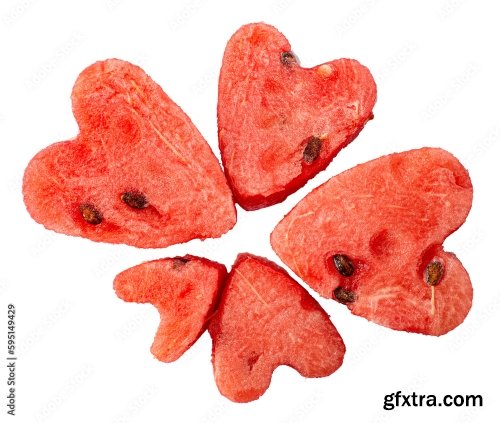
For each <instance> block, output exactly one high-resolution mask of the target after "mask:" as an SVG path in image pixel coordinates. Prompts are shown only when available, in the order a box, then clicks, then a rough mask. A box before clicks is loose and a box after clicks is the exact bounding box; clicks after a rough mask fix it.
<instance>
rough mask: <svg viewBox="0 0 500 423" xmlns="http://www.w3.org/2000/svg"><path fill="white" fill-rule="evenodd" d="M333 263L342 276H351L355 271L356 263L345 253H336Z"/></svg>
mask: <svg viewBox="0 0 500 423" xmlns="http://www.w3.org/2000/svg"><path fill="white" fill-rule="evenodd" d="M333 263H334V264H335V267H336V268H337V270H338V271H339V273H340V274H341V275H342V276H351V275H352V274H353V273H354V265H353V264H352V261H351V260H350V259H349V257H347V256H344V255H343V254H335V255H334V256H333Z"/></svg>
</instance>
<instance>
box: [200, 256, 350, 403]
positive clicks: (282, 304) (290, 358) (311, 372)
mask: <svg viewBox="0 0 500 423" xmlns="http://www.w3.org/2000/svg"><path fill="white" fill-rule="evenodd" d="M208 330H209V332H210V335H211V336H212V339H213V353H212V355H213V357H212V361H213V366H214V374H215V380H216V383H217V386H218V388H219V390H220V392H221V393H222V395H224V396H226V397H227V398H229V399H230V400H232V401H235V402H249V401H253V400H256V399H257V398H259V397H260V396H261V395H262V394H263V393H264V392H265V391H266V389H267V388H268V387H269V384H270V382H271V376H272V373H273V371H274V369H275V368H276V367H277V366H279V365H281V364H284V365H287V366H290V367H293V368H294V369H296V370H297V371H298V372H299V373H300V374H301V375H303V376H305V377H322V376H327V375H330V374H331V373H333V372H334V371H335V370H337V369H338V368H339V367H340V365H341V364H342V360H343V357H344V353H345V346H344V343H343V341H342V338H341V337H340V335H339V334H338V332H337V330H336V329H335V327H334V326H333V325H332V323H331V322H330V319H329V318H328V315H327V314H326V313H325V311H324V310H323V309H322V308H321V306H320V305H319V304H318V303H317V302H316V301H315V300H314V299H313V298H312V297H311V296H310V295H309V293H308V292H307V291H306V290H305V289H304V288H302V287H301V286H300V285H299V284H298V283H296V282H295V281H294V280H293V279H292V278H290V276H289V275H288V274H287V273H286V272H285V270H283V269H282V268H281V267H279V266H277V265H276V264H274V263H272V262H270V261H268V260H266V259H263V258H260V257H255V256H252V255H250V254H240V255H239V256H238V258H237V260H236V262H235V264H234V265H233V268H232V270H231V273H230V275H229V278H228V281H227V283H226V288H225V291H224V294H223V296H222V299H221V303H220V305H219V309H218V311H217V313H216V314H215V316H214V318H213V319H212V320H211V321H210V324H209V327H208Z"/></svg>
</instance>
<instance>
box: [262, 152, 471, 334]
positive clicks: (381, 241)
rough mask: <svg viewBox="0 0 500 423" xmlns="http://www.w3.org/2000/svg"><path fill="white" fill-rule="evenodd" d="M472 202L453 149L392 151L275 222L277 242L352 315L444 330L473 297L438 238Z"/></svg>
mask: <svg viewBox="0 0 500 423" xmlns="http://www.w3.org/2000/svg"><path fill="white" fill-rule="evenodd" d="M471 203H472V185H471V181H470V179H469V175H468V173H467V171H466V170H465V169H464V167H463V166H462V165H461V164H460V162H459V161H458V160H457V159H456V158H455V157H453V156H452V155H451V154H450V153H448V152H446V151H444V150H441V149H437V148H423V149H420V150H413V151H407V152H404V153H399V154H392V155H389V156H385V157H382V158H379V159H376V160H373V161H371V162H368V163H365V164H361V165H359V166H356V167H354V168H352V169H350V170H347V171H345V172H343V173H341V174H340V175H337V176H335V177H333V178H331V179H330V180H329V181H327V182H326V183H324V184H323V185H321V186H320V187H318V188H317V189H315V190H314V191H312V192H311V193H310V194H309V195H307V196H306V197H305V198H304V199H303V200H302V201H300V202H299V203H298V204H297V206H295V208H294V209H293V210H292V211H291V212H290V213H289V214H288V215H286V216H285V218H284V219H283V220H282V221H281V222H280V223H279V224H278V225H277V226H276V228H275V229H274V231H273V233H272V235H271V244H272V247H273V249H274V250H275V251H276V253H277V254H278V255H279V257H280V258H281V259H282V260H283V261H284V262H285V263H286V264H287V265H288V266H289V267H290V268H291V269H292V270H293V271H294V272H295V273H296V274H297V275H298V276H299V277H300V278H302V279H303V280H304V281H305V282H307V283H308V284H309V285H310V286H311V287H312V288H313V289H315V290H316V291H317V292H318V293H319V294H321V295H322V296H324V297H327V298H333V299H336V300H337V301H339V302H341V303H343V304H346V305H347V307H348V308H349V309H350V311H351V312H352V313H353V314H356V315H359V316H363V317H365V318H366V319H368V320H371V321H374V322H376V323H378V324H381V325H384V326H387V327H390V328H393V329H397V330H404V331H408V332H419V333H424V334H429V335H442V334H444V333H447V332H448V331H450V330H452V329H453V328H455V327H456V326H458V325H459V324H460V323H461V322H462V321H463V320H464V319H465V317H466V315H467V313H468V312H469V309H470V307H471V304H472V287H471V283H470V280H469V276H468V274H467V271H466V270H465V269H464V268H463V266H462V264H461V263H460V261H459V260H458V259H457V258H456V256H455V255H454V254H452V253H448V252H445V251H444V250H443V246H442V244H443V241H444V240H445V238H446V237H447V236H448V235H450V234H451V233H452V232H454V231H455V230H456V229H458V228H459V227H460V226H461V225H462V224H463V223H464V221H465V219H466V216H467V214H468V213H469V210H470V207H471Z"/></svg>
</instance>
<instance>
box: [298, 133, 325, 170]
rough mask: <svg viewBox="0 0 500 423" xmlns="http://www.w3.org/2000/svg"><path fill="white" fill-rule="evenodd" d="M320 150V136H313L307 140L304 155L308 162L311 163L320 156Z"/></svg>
mask: <svg viewBox="0 0 500 423" xmlns="http://www.w3.org/2000/svg"><path fill="white" fill-rule="evenodd" d="M320 152H321V140H320V139H319V138H318V137H315V136H312V137H310V138H309V141H307V145H306V148H304V152H303V153H302V157H303V159H304V161H305V162H306V163H307V164H311V163H312V162H314V160H316V159H317V158H318V156H319V153H320Z"/></svg>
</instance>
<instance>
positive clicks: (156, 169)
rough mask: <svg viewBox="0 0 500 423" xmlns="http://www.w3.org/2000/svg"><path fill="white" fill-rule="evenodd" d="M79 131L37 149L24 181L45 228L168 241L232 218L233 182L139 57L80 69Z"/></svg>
mask: <svg viewBox="0 0 500 423" xmlns="http://www.w3.org/2000/svg"><path fill="white" fill-rule="evenodd" d="M72 101H73V113H74V115H75V117H76V120H77V122H78V125H79V127H80V133H79V134H78V136H77V137H76V138H75V139H73V140H70V141H65V142H59V143H56V144H53V145H51V146H49V147H47V148H45V149H44V150H42V151H40V152H39V153H38V154H37V155H36V156H35V157H34V158H33V159H32V160H31V162H30V163H29V165H28V167H27V169H26V172H25V175H24V183H23V192H24V200H25V203H26V207H27V209H28V211H29V213H30V214H31V216H32V217H33V219H35V220H36V221H37V222H39V223H42V224H43V225H44V226H45V227H47V228H48V229H52V230H54V231H56V232H61V233H64V234H68V235H75V236H82V237H87V238H90V239H92V240H94V241H104V242H110V243H125V244H129V245H133V246H137V247H166V246H168V245H171V244H175V243H180V242H186V241H188V240H191V239H193V238H202V239H204V238H208V237H218V236H221V235H222V234H224V233H225V232H227V231H228V230H229V229H231V228H232V226H233V225H234V224H235V222H236V214H235V213H236V212H235V208H234V203H233V200H232V194H231V191H230V189H229V187H228V185H227V183H226V180H225V178H224V174H223V172H222V170H221V168H220V166H219V163H218V161H217V159H216V158H215V156H214V155H213V153H212V151H211V150H210V147H209V145H208V144H207V143H206V141H205V140H204V139H203V137H202V135H201V134H200V133H199V132H198V130H197V129H196V127H195V126H194V125H193V123H192V122H191V121H190V119H189V117H188V116H186V114H185V113H184V112H183V111H182V110H181V109H180V108H179V106H177V105H176V104H175V103H174V102H173V101H172V100H171V99H170V98H169V97H168V96H167V95H166V94H165V93H164V92H163V90H162V89H161V88H160V87H159V86H158V85H157V84H156V83H155V82H154V81H153V80H152V79H151V78H150V77H149V76H148V75H146V73H145V72H144V71H143V70H142V69H140V68H139V67H137V66H134V65H132V64H130V63H127V62H124V61H121V60H117V59H111V60H106V61H103V62H97V63H95V64H93V65H91V66H89V67H88V68H87V69H85V70H84V71H83V72H82V73H81V74H80V76H79V77H78V79H77V81H76V84H75V86H74V88H73V93H72Z"/></svg>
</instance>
